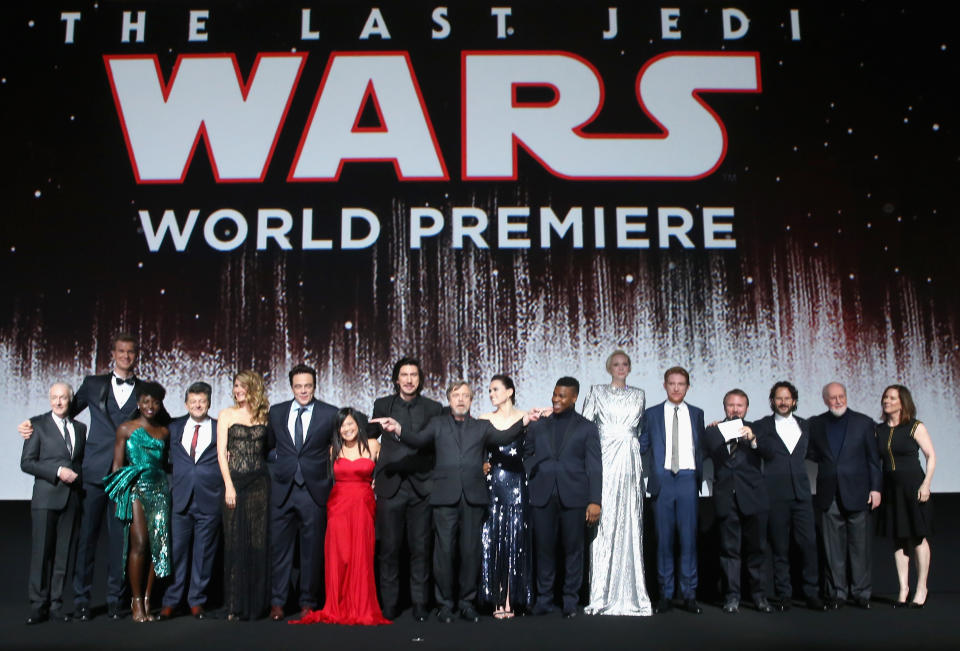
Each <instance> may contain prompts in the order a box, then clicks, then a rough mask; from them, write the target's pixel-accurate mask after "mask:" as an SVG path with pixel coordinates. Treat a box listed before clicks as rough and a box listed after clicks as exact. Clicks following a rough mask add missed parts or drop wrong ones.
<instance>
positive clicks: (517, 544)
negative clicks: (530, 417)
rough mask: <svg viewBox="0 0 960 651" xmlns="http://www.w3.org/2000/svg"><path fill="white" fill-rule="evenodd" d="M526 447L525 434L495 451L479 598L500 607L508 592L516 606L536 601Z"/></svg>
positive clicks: (515, 607)
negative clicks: (525, 457)
mask: <svg viewBox="0 0 960 651" xmlns="http://www.w3.org/2000/svg"><path fill="white" fill-rule="evenodd" d="M522 449H523V436H521V437H520V438H519V439H517V440H516V441H513V442H512V443H510V444H508V445H504V446H501V447H499V448H496V449H494V450H493V451H492V452H491V454H490V466H491V468H490V474H489V475H487V490H488V492H489V495H490V507H489V509H488V512H487V518H486V521H485V522H484V523H483V533H482V536H481V542H482V545H483V558H482V560H481V566H480V600H481V601H482V602H483V603H484V604H487V605H490V606H493V607H495V608H496V607H502V606H504V605H505V604H506V602H507V597H508V596H509V598H510V609H511V610H515V609H517V608H524V607H525V606H529V605H530V604H532V603H533V581H532V576H533V570H532V566H531V561H532V557H533V554H532V549H533V547H532V542H533V541H532V540H531V536H530V533H531V532H530V528H529V523H528V515H529V503H530V502H529V498H528V497H527V476H526V474H525V473H524V470H523V455H522V454H521V450H522Z"/></svg>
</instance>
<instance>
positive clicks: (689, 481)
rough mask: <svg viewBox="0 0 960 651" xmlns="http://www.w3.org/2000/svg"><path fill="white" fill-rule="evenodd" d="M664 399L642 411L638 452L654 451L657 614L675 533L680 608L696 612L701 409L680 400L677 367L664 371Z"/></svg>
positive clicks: (667, 590) (681, 379)
mask: <svg viewBox="0 0 960 651" xmlns="http://www.w3.org/2000/svg"><path fill="white" fill-rule="evenodd" d="M663 387H664V388H665V389H666V390H667V401H666V402H661V403H660V404H658V405H655V406H653V407H651V408H650V409H648V410H647V411H646V412H644V414H643V422H642V426H641V427H642V429H641V432H640V452H641V453H646V452H647V450H651V449H652V450H653V467H652V468H651V469H650V478H649V480H648V482H647V491H648V492H649V493H650V495H652V496H653V515H654V520H655V522H656V526H657V574H658V579H659V581H660V600H659V601H658V602H657V604H656V605H655V607H654V610H655V611H656V612H658V613H664V612H667V611H668V610H670V608H671V600H672V599H673V594H674V583H675V581H674V560H673V541H674V535H675V534H679V537H680V573H679V574H680V593H681V597H682V598H683V606H684V608H685V609H686V610H687V611H689V612H691V613H694V614H700V612H702V611H701V608H700V605H699V604H698V603H697V499H698V497H697V496H698V495H699V494H700V482H701V479H702V473H703V463H702V453H701V450H700V445H701V443H700V441H701V439H702V438H703V410H702V409H700V408H699V407H694V406H693V405H688V404H687V403H686V402H684V400H683V399H684V397H685V396H686V395H687V390H688V389H689V388H690V374H689V373H688V372H687V371H686V369H684V368H682V367H680V366H674V367H673V368H669V369H667V372H666V373H664V374H663Z"/></svg>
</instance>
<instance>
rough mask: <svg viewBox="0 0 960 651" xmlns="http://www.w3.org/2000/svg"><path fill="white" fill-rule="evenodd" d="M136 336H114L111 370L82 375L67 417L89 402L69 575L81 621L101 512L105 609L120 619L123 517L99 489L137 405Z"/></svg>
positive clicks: (25, 431)
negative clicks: (77, 521)
mask: <svg viewBox="0 0 960 651" xmlns="http://www.w3.org/2000/svg"><path fill="white" fill-rule="evenodd" d="M137 355H138V348H137V340H136V339H134V338H133V336H131V335H129V334H125V333H121V334H118V335H117V336H116V337H114V340H113V350H112V352H111V356H112V358H113V371H112V372H110V373H105V374H103V375H88V376H87V377H85V378H84V380H83V383H82V384H81V385H80V388H79V389H77V392H76V394H75V395H74V396H73V400H72V401H71V403H70V418H71V419H72V418H75V417H76V416H77V415H78V414H80V412H82V411H83V410H84V409H86V408H88V407H89V408H90V431H89V434H88V436H87V444H86V449H85V451H84V458H83V503H82V505H81V509H80V537H79V540H78V544H77V568H76V572H75V573H74V577H73V603H74V605H75V606H76V612H75V613H74V616H75V617H76V618H77V619H79V620H80V621H87V620H90V619H92V617H93V614H92V611H91V610H90V596H91V592H92V591H93V574H94V572H93V571H94V560H95V555H96V551H97V540H98V539H99V537H100V527H101V525H102V524H103V518H104V516H106V518H107V540H108V545H107V549H108V556H107V614H108V615H109V616H110V618H111V619H120V607H121V604H122V603H123V596H124V580H123V567H121V559H122V558H123V523H122V522H120V520H118V519H117V515H116V511H115V509H114V508H113V504H112V503H111V502H110V499H109V498H108V497H107V494H106V493H105V492H104V490H103V478H104V477H105V476H106V475H107V474H108V473H109V472H110V469H111V467H112V465H113V448H114V444H115V443H116V433H117V427H118V426H119V425H120V424H121V423H124V422H126V421H127V420H129V419H130V414H132V413H133V411H134V410H135V409H136V408H137V399H136V396H135V391H134V389H135V388H136V385H137V384H138V383H139V382H140V380H138V379H137V378H136V377H134V374H133V369H134V366H136V363H137ZM17 429H18V430H19V432H20V434H21V436H23V437H24V438H26V437H28V436H30V434H31V432H32V431H33V429H32V427H31V425H30V422H29V421H24V422H23V423H21V424H20V425H19V427H18V428H17Z"/></svg>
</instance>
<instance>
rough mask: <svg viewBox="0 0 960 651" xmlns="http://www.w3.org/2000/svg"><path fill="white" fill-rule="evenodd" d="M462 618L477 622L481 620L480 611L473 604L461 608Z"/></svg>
mask: <svg viewBox="0 0 960 651" xmlns="http://www.w3.org/2000/svg"><path fill="white" fill-rule="evenodd" d="M460 619H462V620H465V621H468V622H473V623H474V624H476V623H477V622H479V621H480V613H478V612H477V609H476V608H474V607H473V606H467V607H466V608H461V609H460Z"/></svg>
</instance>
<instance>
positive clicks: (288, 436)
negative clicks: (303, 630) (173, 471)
mask: <svg viewBox="0 0 960 651" xmlns="http://www.w3.org/2000/svg"><path fill="white" fill-rule="evenodd" d="M316 385H317V372H316V371H315V370H314V369H313V368H311V367H309V366H306V365H305V364H298V365H297V366H294V367H293V368H292V369H291V370H290V387H291V388H292V389H293V400H287V401H286V402H281V403H280V404H279V405H274V406H273V407H271V408H270V416H269V426H268V428H267V447H268V448H270V449H272V450H273V451H274V454H275V458H274V459H273V461H272V463H271V464H270V475H271V478H272V484H271V486H270V537H271V540H270V545H271V547H272V555H273V567H272V572H273V576H272V578H271V581H272V584H273V585H272V590H271V592H272V596H271V598H270V619H272V620H273V621H280V620H281V619H283V615H284V613H283V606H284V604H285V603H286V602H287V596H288V594H289V591H290V586H291V573H292V570H293V548H294V538H295V537H297V536H299V541H300V599H299V603H300V609H301V616H305V615H306V612H307V610H314V609H316V608H317V607H318V605H319V601H320V599H319V597H320V596H322V586H323V537H324V533H325V532H326V524H327V497H328V496H329V494H330V489H331V488H332V487H333V478H332V477H331V476H330V472H329V467H330V438H331V437H332V436H333V428H334V427H335V423H336V419H337V408H336V407H334V406H333V405H328V404H327V403H325V402H320V401H319V400H317V399H316V398H315V397H314V390H315V389H316ZM271 456H273V455H271Z"/></svg>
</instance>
